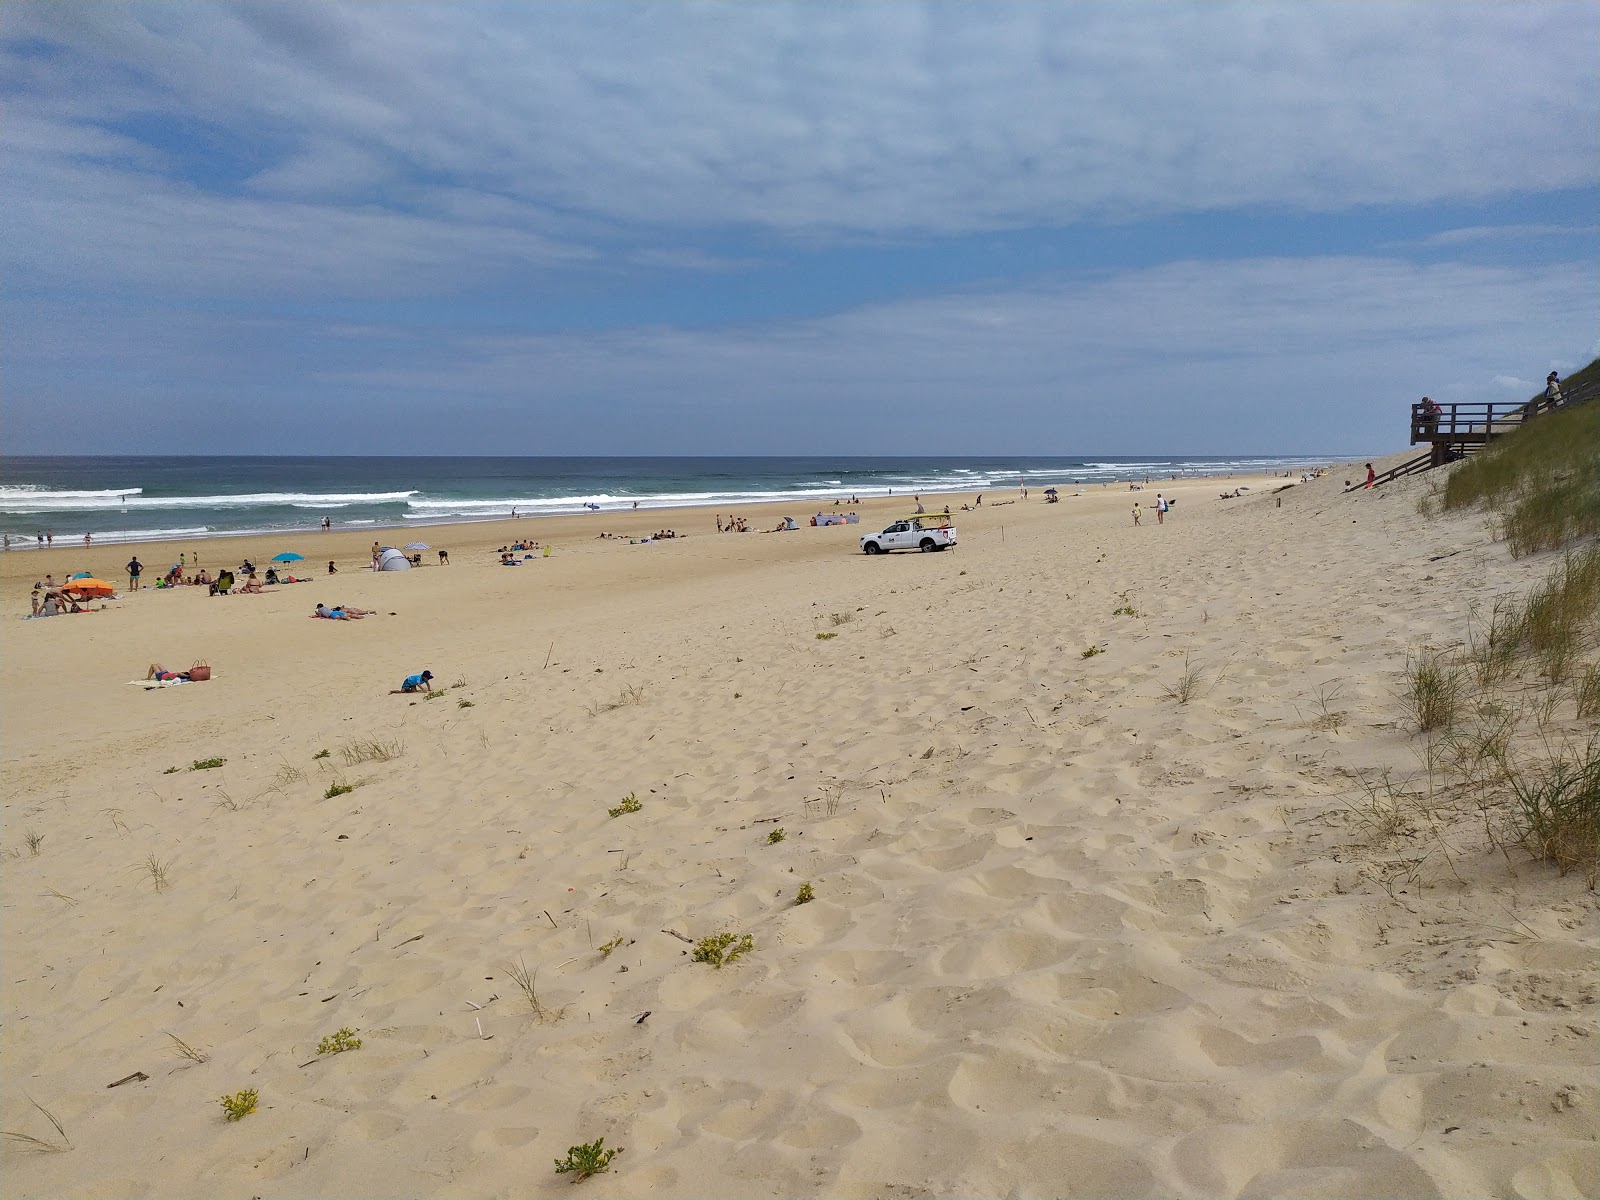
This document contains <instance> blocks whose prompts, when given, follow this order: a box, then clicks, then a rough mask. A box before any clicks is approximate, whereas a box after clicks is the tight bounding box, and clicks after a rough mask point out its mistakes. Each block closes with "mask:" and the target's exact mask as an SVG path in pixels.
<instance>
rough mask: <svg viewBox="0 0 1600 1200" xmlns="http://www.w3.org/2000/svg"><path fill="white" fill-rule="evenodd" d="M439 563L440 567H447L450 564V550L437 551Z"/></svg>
mask: <svg viewBox="0 0 1600 1200" xmlns="http://www.w3.org/2000/svg"><path fill="white" fill-rule="evenodd" d="M439 565H440V566H441V567H448V566H449V565H450V551H448V550H441V551H439Z"/></svg>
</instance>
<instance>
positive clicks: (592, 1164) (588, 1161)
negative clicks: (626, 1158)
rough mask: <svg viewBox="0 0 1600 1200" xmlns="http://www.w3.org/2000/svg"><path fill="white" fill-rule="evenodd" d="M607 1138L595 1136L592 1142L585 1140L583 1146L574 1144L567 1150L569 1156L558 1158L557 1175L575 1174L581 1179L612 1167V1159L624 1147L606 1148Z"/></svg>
mask: <svg viewBox="0 0 1600 1200" xmlns="http://www.w3.org/2000/svg"><path fill="white" fill-rule="evenodd" d="M605 1144H606V1140H605V1138H595V1140H594V1141H592V1142H585V1143H584V1144H583V1145H581V1146H572V1147H569V1148H568V1150H567V1157H566V1158H564V1159H562V1158H558V1159H556V1174H557V1175H567V1174H571V1175H575V1176H576V1177H577V1178H578V1179H579V1180H580V1181H581V1180H584V1179H587V1178H589V1176H591V1175H598V1174H600V1172H601V1171H606V1170H609V1169H610V1168H611V1160H612V1159H613V1158H615V1157H616V1156H617V1155H619V1154H621V1153H622V1151H623V1147H621V1146H618V1147H617V1148H616V1149H615V1150H607V1149H605Z"/></svg>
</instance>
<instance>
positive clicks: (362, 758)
mask: <svg viewBox="0 0 1600 1200" xmlns="http://www.w3.org/2000/svg"><path fill="white" fill-rule="evenodd" d="M428 694H429V695H430V696H439V695H443V693H442V692H430V693H428ZM405 752H406V745H405V743H404V742H402V741H401V740H400V739H399V738H388V739H384V738H361V739H360V740H358V741H354V742H346V743H345V744H344V745H342V746H340V747H339V757H340V758H342V759H344V765H345V766H347V767H353V766H356V765H357V764H359V763H364V762H389V761H390V760H391V759H396V758H399V757H400V756H401V755H402V754H404V753H405Z"/></svg>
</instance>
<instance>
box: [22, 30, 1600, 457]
mask: <svg viewBox="0 0 1600 1200" xmlns="http://www.w3.org/2000/svg"><path fill="white" fill-rule="evenodd" d="M1597 44H1600V6H1597V5H1595V4H1592V3H1588V2H1587V0H1583V2H1579V3H1571V4H1566V3H1529V4H1507V3H1485V4H1471V3H1437V2H1432V3H1421V4H1411V5H1408V4H1402V3H1381V4H1379V3H1370V4H1369V3H1354V4H1319V3H1314V2H1306V0H1299V2H1296V3H1287V2H1284V3H1277V4H1268V3H1246V4H1235V5H1230V4H1220V3H1199V4H1177V3H1162V4H1156V3H1122V4H1117V3H1109V2H1108V3H1092V4H1091V3H1064V4H1047V3H1026V4H1022V3H1018V4H992V5H973V4H954V3H949V4H909V3H894V2H892V0H883V2H879V3H871V4H828V3H819V2H813V3H805V4H793V5H785V4H778V3H762V4H747V3H745V4H720V5H719V4H694V5H679V4H660V3H656V4H625V3H607V2H605V0H597V2H589V3H576V4H558V3H541V4H536V5H527V4H514V3H504V4H488V3H459V2H458V3H450V4H435V5H422V4H403V3H381V4H380V3H365V2H363V3H352V4H340V3H334V2H332V0H310V2H306V3H300V2H298V0H255V2H249V3H231V4H230V3H200V2H176V3H166V4H140V3H133V4H111V3H93V2H86V3H74V4H61V3H29V2H28V0H12V2H11V3H9V4H8V5H7V6H6V14H5V20H4V22H3V23H0V64H3V70H0V95H3V99H4V103H5V105H6V109H7V121H6V125H5V128H4V130H3V131H0V167H3V170H0V254H3V255H4V259H3V262H0V268H3V272H4V274H3V284H0V319H3V320H4V323H5V329H6V334H5V337H4V341H3V343H0V372H3V374H0V380H3V386H0V421H3V424H0V429H3V431H4V443H5V448H6V449H7V450H8V451H11V452H15V453H245V454H249V453H291V454H308V453H401V454H405V453H430V452H432V453H462V454H472V453H507V452H510V453H528V454H583V453H588V454H607V453H612V454H650V453H662V454H671V453H711V454H716V453H729V454H739V453H750V454H761V453H773V454H799V453H842V452H848V451H850V450H853V449H854V450H859V451H861V452H863V453H886V452H895V451H903V452H905V453H960V452H965V451H977V452H984V453H997V454H999V453H1011V452H1018V451H1024V450H1025V451H1029V452H1032V453H1058V454H1076V453H1103V454H1118V453H1233V452H1240V453H1272V452H1284V453H1291V452H1297V453H1327V454H1330V455H1335V454H1341V455H1343V454H1347V455H1357V454H1367V453H1376V452H1380V451H1385V450H1389V449H1398V448H1401V447H1402V444H1403V442H1404V429H1405V424H1404V421H1405V419H1404V413H1405V406H1406V405H1407V404H1409V403H1410V402H1411V401H1413V400H1415V399H1416V398H1417V397H1419V396H1421V395H1422V394H1424V393H1428V394H1430V395H1433V396H1435V397H1437V398H1442V399H1460V400H1483V399H1501V398H1506V397H1509V396H1521V395H1527V394H1531V393H1532V392H1533V391H1535V390H1537V387H1538V386H1539V383H1540V381H1542V379H1543V377H1544V374H1545V372H1546V371H1548V370H1550V369H1551V368H1552V367H1554V368H1556V369H1559V370H1562V371H1570V370H1572V369H1573V368H1575V367H1577V366H1580V365H1582V364H1583V363H1585V362H1587V361H1588V360H1589V359H1590V358H1591V357H1593V356H1594V355H1595V354H1596V353H1597V352H1600V346H1597V341H1600V320H1597V316H1600V228H1597V222H1600V216H1597V214H1600V176H1597V156H1596V146H1597V145H1600V60H1597V58H1596V56H1595V54H1594V53H1593V50H1594V47H1595V45H1597Z"/></svg>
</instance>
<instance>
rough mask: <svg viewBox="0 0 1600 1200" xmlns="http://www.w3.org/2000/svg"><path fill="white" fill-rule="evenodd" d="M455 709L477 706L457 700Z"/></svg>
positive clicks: (470, 702) (466, 701) (467, 701)
mask: <svg viewBox="0 0 1600 1200" xmlns="http://www.w3.org/2000/svg"><path fill="white" fill-rule="evenodd" d="M456 707H457V708H477V707H478V706H477V705H476V704H474V703H473V702H472V701H471V700H457V701H456Z"/></svg>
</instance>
